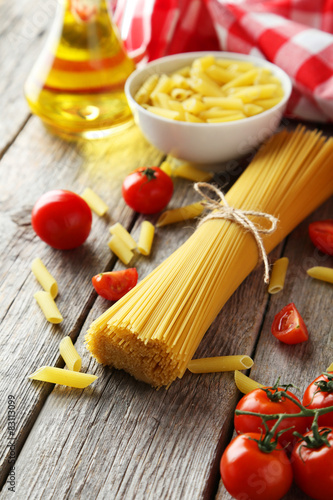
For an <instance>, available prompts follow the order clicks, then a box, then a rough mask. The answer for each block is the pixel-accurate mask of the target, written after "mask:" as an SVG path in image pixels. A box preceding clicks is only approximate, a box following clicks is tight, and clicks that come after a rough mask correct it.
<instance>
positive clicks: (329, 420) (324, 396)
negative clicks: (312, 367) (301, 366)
mask: <svg viewBox="0 0 333 500" xmlns="http://www.w3.org/2000/svg"><path fill="white" fill-rule="evenodd" d="M303 405H304V406H306V408H309V409H310V410H313V409H315V408H327V407H328V406H333V372H328V374H327V375H324V374H321V375H319V377H317V378H316V379H315V380H314V381H313V382H311V384H310V385H309V386H308V387H307V388H306V389H305V392H304V396H303ZM318 424H319V425H321V426H323V427H325V426H326V427H331V428H332V429H333V411H332V412H330V413H326V414H324V415H320V416H319V417H318ZM332 467H333V464H332Z"/></svg>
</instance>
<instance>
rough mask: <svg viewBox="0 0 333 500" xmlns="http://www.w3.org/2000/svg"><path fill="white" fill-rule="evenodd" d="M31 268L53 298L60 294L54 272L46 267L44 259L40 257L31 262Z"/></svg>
mask: <svg viewBox="0 0 333 500" xmlns="http://www.w3.org/2000/svg"><path fill="white" fill-rule="evenodd" d="M31 270H32V272H33V274H34V275H35V278H36V279H37V281H38V282H39V283H40V285H41V286H42V287H43V288H44V290H45V291H46V292H50V294H51V297H52V298H53V299H55V298H56V296H57V295H58V284H57V282H56V280H55V279H54V278H53V276H52V274H51V273H50V272H49V271H48V270H47V269H46V267H45V265H44V264H43V262H42V260H41V259H39V258H38V257H37V258H36V259H34V260H33V261H32V263H31Z"/></svg>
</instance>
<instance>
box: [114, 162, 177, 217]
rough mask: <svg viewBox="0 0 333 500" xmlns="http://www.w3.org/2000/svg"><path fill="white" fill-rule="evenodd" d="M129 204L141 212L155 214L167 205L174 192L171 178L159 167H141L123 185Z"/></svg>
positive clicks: (126, 200)
mask: <svg viewBox="0 0 333 500" xmlns="http://www.w3.org/2000/svg"><path fill="white" fill-rule="evenodd" d="M122 193H123V198H124V200H125V202H126V203H127V205H129V206H130V207H131V208H132V209H133V210H135V211H136V212H139V213H141V214H155V213H157V212H160V211H161V210H163V208H165V207H166V206H167V204H168V203H169V201H170V200H171V197H172V193H173V182H172V180H171V178H170V177H169V176H168V175H167V174H166V173H165V172H163V170H161V169H160V168H158V167H140V168H138V169H136V170H134V172H132V173H131V174H129V175H128V176H127V177H126V178H125V180H124V182H123V186H122Z"/></svg>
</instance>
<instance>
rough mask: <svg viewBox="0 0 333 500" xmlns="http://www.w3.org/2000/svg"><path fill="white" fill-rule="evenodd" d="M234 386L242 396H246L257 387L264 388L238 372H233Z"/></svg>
mask: <svg viewBox="0 0 333 500" xmlns="http://www.w3.org/2000/svg"><path fill="white" fill-rule="evenodd" d="M235 384H236V386H237V388H238V389H239V390H240V391H241V392H242V393H243V394H248V393H249V392H251V391H253V390H254V389H258V387H264V386H263V385H262V384H259V382H256V381H255V380H253V379H252V378H250V377H248V376H247V375H244V373H242V372H240V371H238V370H235Z"/></svg>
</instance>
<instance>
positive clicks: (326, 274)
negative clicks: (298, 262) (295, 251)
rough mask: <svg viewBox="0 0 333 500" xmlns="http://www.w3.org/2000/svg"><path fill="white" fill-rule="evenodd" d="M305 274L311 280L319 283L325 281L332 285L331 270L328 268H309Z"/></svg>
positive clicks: (332, 272)
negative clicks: (313, 279)
mask: <svg viewBox="0 0 333 500" xmlns="http://www.w3.org/2000/svg"><path fill="white" fill-rule="evenodd" d="M307 273H308V275H309V276H311V278H315V279H317V280H321V281H327V282H328V283H333V269H331V268H329V267H321V266H317V267H311V269H308V270H307Z"/></svg>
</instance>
